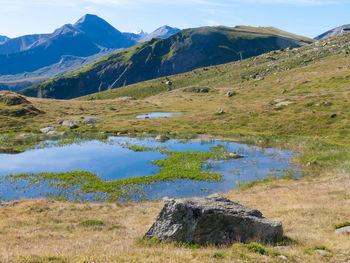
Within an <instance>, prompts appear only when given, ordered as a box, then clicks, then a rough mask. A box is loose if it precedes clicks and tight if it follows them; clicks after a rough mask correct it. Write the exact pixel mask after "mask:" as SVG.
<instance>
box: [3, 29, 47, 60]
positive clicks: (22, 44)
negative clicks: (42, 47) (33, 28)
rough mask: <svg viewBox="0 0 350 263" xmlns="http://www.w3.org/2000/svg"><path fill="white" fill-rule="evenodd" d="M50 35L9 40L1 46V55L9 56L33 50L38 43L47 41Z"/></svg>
mask: <svg viewBox="0 0 350 263" xmlns="http://www.w3.org/2000/svg"><path fill="white" fill-rule="evenodd" d="M48 36H49V34H35V35H26V36H22V37H16V38H12V39H8V40H7V41H6V42H3V43H1V44H0V55H9V54H13V53H18V52H22V51H25V50H28V49H31V48H33V47H34V46H35V45H36V44H37V43H39V42H41V41H43V40H44V39H47V38H48Z"/></svg>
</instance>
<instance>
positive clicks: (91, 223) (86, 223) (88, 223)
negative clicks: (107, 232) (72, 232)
mask: <svg viewBox="0 0 350 263" xmlns="http://www.w3.org/2000/svg"><path fill="white" fill-rule="evenodd" d="M79 225H80V226H83V227H94V226H104V225H105V223H104V222H103V221H101V220H95V219H89V220H85V221H82V222H80V223H79Z"/></svg>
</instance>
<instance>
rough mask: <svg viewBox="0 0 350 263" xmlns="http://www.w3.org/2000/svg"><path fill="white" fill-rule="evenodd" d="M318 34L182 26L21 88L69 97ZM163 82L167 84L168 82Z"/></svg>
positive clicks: (247, 54)
mask: <svg viewBox="0 0 350 263" xmlns="http://www.w3.org/2000/svg"><path fill="white" fill-rule="evenodd" d="M311 42H312V40H310V39H307V38H303V37H300V36H296V35H293V34H290V33H287V32H283V31H281V30H278V29H275V28H253V27H244V26H241V27H235V28H229V27H202V28H195V29H186V30H182V31H180V32H179V33H177V34H175V35H173V36H171V37H169V38H167V39H153V40H151V41H149V42H146V43H142V44H140V45H137V46H134V47H131V48H129V49H126V50H124V51H121V52H119V53H117V54H114V55H111V56H108V57H106V58H103V59H101V60H99V61H98V62H96V63H94V64H92V65H89V66H87V67H85V68H83V69H81V70H78V71H76V72H73V73H70V74H66V75H63V76H61V77H57V78H54V79H52V80H48V81H45V82H43V83H41V84H38V85H35V86H33V87H31V88H28V89H25V90H23V91H21V94H24V95H27V96H33V97H36V96H37V94H38V92H40V94H41V95H42V97H44V98H57V99H69V98H75V97H79V96H83V95H87V94H91V93H94V92H99V91H104V90H109V89H114V88H118V87H122V86H125V85H129V84H133V83H137V82H141V81H145V80H150V79H155V78H159V77H162V76H168V75H173V74H178V73H183V72H187V71H190V70H193V69H196V68H200V67H205V66H212V65H218V64H223V63H227V62H230V61H236V60H240V59H243V58H249V57H253V56H257V55H260V54H262V53H265V52H268V51H271V50H277V49H280V48H287V47H293V48H294V47H299V46H301V45H304V44H307V43H311ZM163 85H165V86H167V85H166V83H165V82H164V83H163Z"/></svg>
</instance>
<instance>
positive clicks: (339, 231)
mask: <svg viewBox="0 0 350 263" xmlns="http://www.w3.org/2000/svg"><path fill="white" fill-rule="evenodd" d="M334 232H335V233H336V234H350V226H346V227H342V228H339V229H336V230H335V231H334Z"/></svg>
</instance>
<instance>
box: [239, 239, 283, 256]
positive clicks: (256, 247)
mask: <svg viewBox="0 0 350 263" xmlns="http://www.w3.org/2000/svg"><path fill="white" fill-rule="evenodd" d="M245 247H246V248H247V249H248V250H249V251H251V252H254V253H257V254H260V255H265V256H270V257H275V256H279V255H282V254H281V253H280V252H278V251H276V250H270V249H268V248H267V247H265V246H263V245H261V244H259V243H256V242H252V243H249V244H246V245H245Z"/></svg>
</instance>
